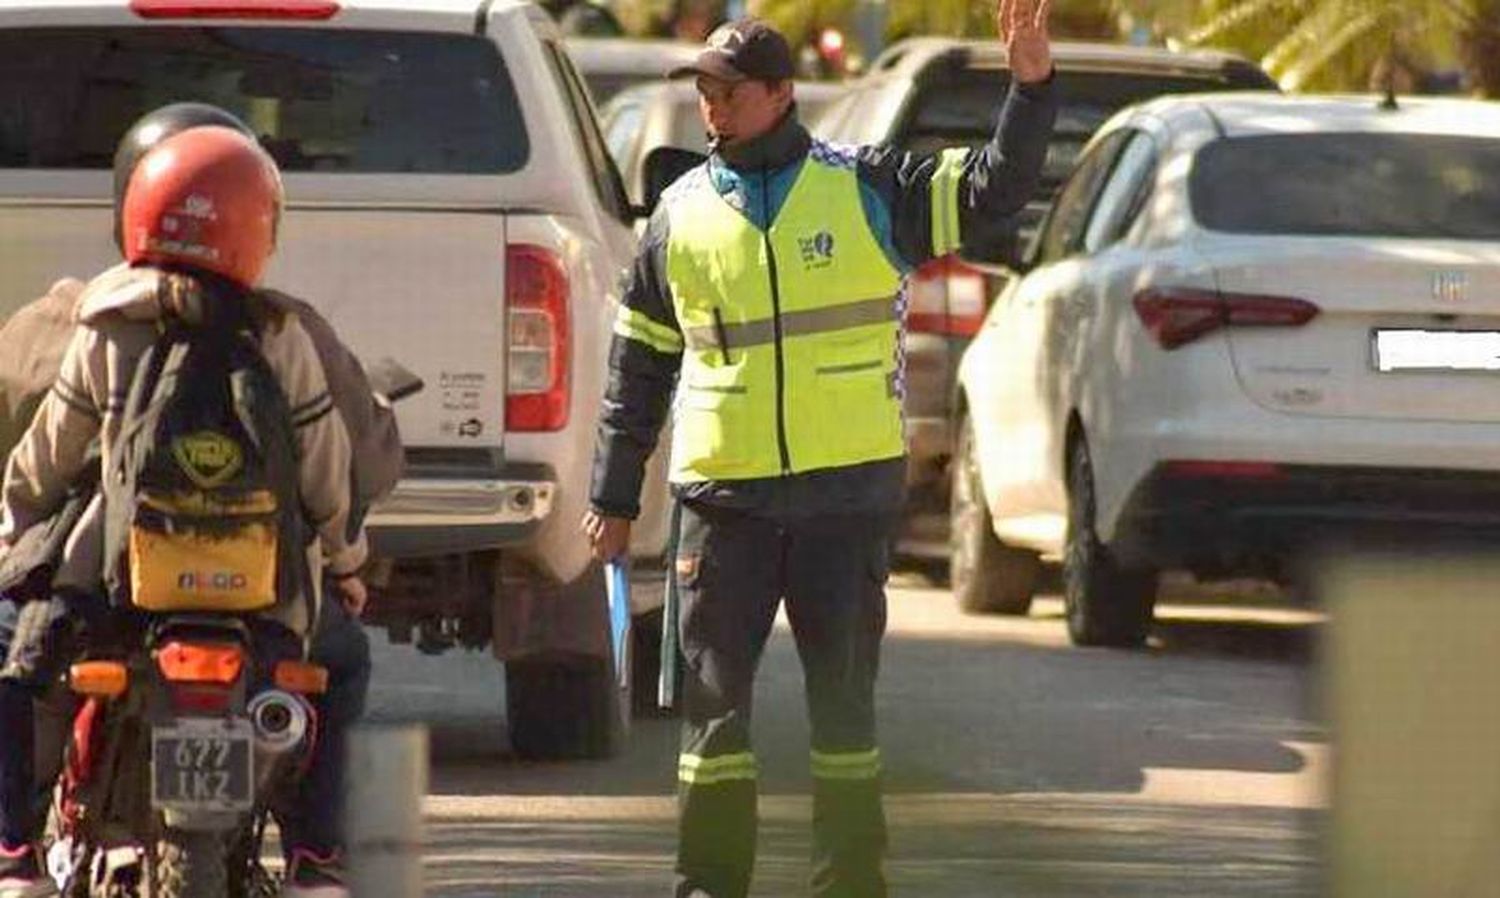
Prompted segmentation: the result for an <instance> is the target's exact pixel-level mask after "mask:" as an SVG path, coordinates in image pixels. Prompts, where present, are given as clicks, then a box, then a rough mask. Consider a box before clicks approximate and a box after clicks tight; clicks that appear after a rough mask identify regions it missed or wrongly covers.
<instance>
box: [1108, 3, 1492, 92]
mask: <svg viewBox="0 0 1500 898" xmlns="http://www.w3.org/2000/svg"><path fill="white" fill-rule="evenodd" d="M1114 2H1116V3H1119V4H1121V5H1128V4H1129V3H1130V2H1131V0H1114ZM1137 5H1139V4H1137ZM1497 15H1500V0H1207V2H1205V3H1203V4H1202V5H1201V10H1200V12H1199V14H1198V16H1197V17H1196V18H1197V20H1198V22H1197V27H1196V28H1194V29H1191V30H1189V31H1188V32H1187V34H1186V42H1187V43H1188V44H1192V45H1196V46H1218V47H1227V48H1231V49H1235V50H1239V51H1240V52H1244V53H1248V54H1250V55H1252V56H1258V57H1259V58H1260V60H1261V65H1262V66H1263V67H1264V68H1265V69H1266V71H1267V72H1269V73H1270V74H1271V76H1272V77H1274V78H1276V79H1277V80H1278V81H1280V82H1281V84H1282V85H1283V86H1284V87H1286V88H1287V89H1289V90H1348V89H1366V88H1370V87H1379V86H1381V85H1378V84H1373V85H1372V84H1371V83H1370V80H1371V75H1372V73H1385V74H1394V73H1399V72H1400V71H1402V70H1403V69H1404V70H1407V71H1421V70H1430V69H1432V68H1434V67H1436V66H1438V65H1440V64H1442V63H1445V62H1447V61H1461V60H1462V61H1464V63H1465V68H1466V70H1467V73H1468V74H1469V75H1470V80H1471V82H1472V83H1473V85H1474V87H1475V89H1476V90H1477V91H1479V92H1481V93H1486V94H1488V95H1492V96H1493V95H1500V61H1497V60H1496V56H1497V48H1500V19H1497Z"/></svg>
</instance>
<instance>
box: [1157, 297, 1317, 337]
mask: <svg viewBox="0 0 1500 898" xmlns="http://www.w3.org/2000/svg"><path fill="white" fill-rule="evenodd" d="M1134 305H1135V313H1136V315H1138V316H1139V317H1140V319H1141V323H1142V324H1143V325H1145V327H1146V330H1147V331H1148V332H1149V333H1150V334H1151V336H1152V338H1153V339H1155V340H1156V342H1157V344H1158V345H1160V346H1161V348H1163V349H1176V348H1177V347H1179V346H1184V345H1186V344H1188V343H1191V342H1193V341H1194V340H1197V339H1198V338H1200V337H1203V336H1206V335H1208V334H1210V333H1213V332H1214V331H1216V330H1218V329H1219V328H1223V327H1300V326H1302V325H1304V324H1306V323H1308V322H1309V321H1311V320H1313V319H1314V318H1316V317H1318V313H1319V311H1320V310H1319V309H1318V307H1317V306H1316V305H1314V304H1313V303H1310V302H1308V301H1307V300H1305V299H1292V298H1289V297H1285V296H1257V295H1253V294H1248V293H1220V292H1219V291H1217V290H1206V289H1197V288H1192V287H1152V288H1149V289H1146V290H1142V291H1141V292H1140V293H1137V294H1136V295H1135V299H1134Z"/></svg>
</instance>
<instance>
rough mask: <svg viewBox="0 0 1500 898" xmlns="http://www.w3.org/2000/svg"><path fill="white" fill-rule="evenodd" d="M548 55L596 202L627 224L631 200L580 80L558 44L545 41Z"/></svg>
mask: <svg viewBox="0 0 1500 898" xmlns="http://www.w3.org/2000/svg"><path fill="white" fill-rule="evenodd" d="M547 55H548V57H549V58H550V59H551V61H552V67H553V69H554V71H556V73H557V76H558V79H559V80H560V82H561V83H562V85H563V90H564V92H565V93H566V95H567V97H568V104H569V105H570V106H571V108H572V110H573V124H574V127H575V128H576V129H577V133H578V136H579V138H580V139H581V140H582V141H583V148H584V155H585V157H586V158H587V160H588V164H589V168H590V169H591V173H592V175H593V181H594V190H595V192H596V193H598V195H599V201H600V202H602V203H603V204H604V208H606V209H608V210H609V211H610V213H611V214H613V215H614V216H615V217H616V218H618V219H620V220H621V221H628V220H629V219H630V200H629V198H628V196H627V195H626V193H625V185H624V182H623V181H622V180H621V178H620V171H619V169H618V168H616V167H615V160H614V157H612V156H610V154H609V148H608V147H607V146H606V145H605V143H604V136H603V135H602V134H600V133H599V122H598V121H597V120H596V119H595V118H594V108H593V105H592V104H591V103H590V102H589V98H588V93H587V90H586V89H585V88H584V86H583V79H581V78H579V77H578V70H577V69H575V68H573V62H572V60H570V59H569V58H568V55H567V54H566V53H564V52H563V50H562V48H561V47H559V46H558V45H557V44H555V43H551V42H548V44H547Z"/></svg>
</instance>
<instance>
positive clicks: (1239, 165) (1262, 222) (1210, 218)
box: [1190, 133, 1500, 240]
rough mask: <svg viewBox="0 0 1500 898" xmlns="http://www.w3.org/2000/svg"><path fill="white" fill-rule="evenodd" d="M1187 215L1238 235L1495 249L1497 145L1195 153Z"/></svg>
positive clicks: (1303, 140) (1427, 141)
mask: <svg viewBox="0 0 1500 898" xmlns="http://www.w3.org/2000/svg"><path fill="white" fill-rule="evenodd" d="M1190 191H1191V196H1192V205H1193V214H1194V215H1195V216H1196V217H1197V219H1198V221H1199V222H1200V223H1202V225H1203V226H1204V227H1206V228H1209V229H1211V230H1215V231H1229V232H1232V233H1239V234H1292V235H1308V236H1355V237H1414V238H1433V237H1437V238H1449V239H1456V240H1500V214H1497V210H1500V140H1494V139H1484V138H1477V137H1458V136H1443V135H1430V134H1370V133H1349V134H1277V135H1267V136H1260V137H1239V138H1233V139H1227V140H1217V141H1214V142H1213V143H1211V144H1208V145H1207V146H1205V147H1204V148H1203V149H1202V150H1200V151H1199V152H1198V156H1197V161H1196V162H1195V163H1194V165H1193V174H1192V179H1191V182H1190Z"/></svg>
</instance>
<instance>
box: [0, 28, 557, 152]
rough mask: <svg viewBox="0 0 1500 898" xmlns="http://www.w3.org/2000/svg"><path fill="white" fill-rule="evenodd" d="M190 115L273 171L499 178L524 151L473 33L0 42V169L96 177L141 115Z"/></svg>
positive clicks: (201, 31)
mask: <svg viewBox="0 0 1500 898" xmlns="http://www.w3.org/2000/svg"><path fill="white" fill-rule="evenodd" d="M187 100H192V101H198V102H203V103H212V104H214V105H216V106H220V107H223V108H224V109H227V110H229V111H231V112H233V113H235V114H236V115H238V116H240V117H241V118H242V119H244V120H245V122H247V123H248V124H249V125H250V126H251V127H252V128H253V129H254V130H255V131H256V133H257V134H258V135H259V136H260V138H261V141H262V143H264V144H265V146H266V148H267V149H268V150H270V151H271V154H272V155H273V156H275V157H276V161H277V162H278V163H279V164H280V165H281V167H282V169H283V170H284V171H292V172H302V171H327V172H345V173H395V172H401V173H415V174H500V173H506V172H512V171H516V170H519V169H520V168H521V167H522V166H524V165H525V164H526V159H527V156H528V154H529V152H530V148H529V146H528V142H527V137H526V129H525V126H524V124H523V122H522V117H521V110H520V106H519V102H518V100H517V98H516V91H515V86H514V84H513V83H512V81H511V78H510V74H509V72H508V71H507V69H506V66H505V63H504V60H502V59H501V58H500V56H499V53H498V51H497V50H496V48H495V46H494V44H493V43H491V42H490V41H487V40H484V39H483V38H479V37H474V36H471V35H458V34H455V35H449V34H438V33H420V32H395V31H391V32H385V31H353V30H348V31H346V30H339V29H327V28H325V29H311V28H279V27H276V28H187V27H170V28H36V29H12V30H8V31H5V32H3V33H0V167H5V168H27V169H106V168H109V167H110V165H111V161H112V159H113V157H114V151H115V143H116V142H117V141H118V140H119V139H120V136H121V135H123V134H124V133H125V131H126V129H127V128H129V127H130V125H131V123H132V122H134V121H135V120H136V119H137V118H138V117H140V116H141V115H142V114H144V113H146V112H148V111H150V110H152V109H155V108H157V107H158V106H162V105H165V104H167V103H173V102H178V101H187Z"/></svg>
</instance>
